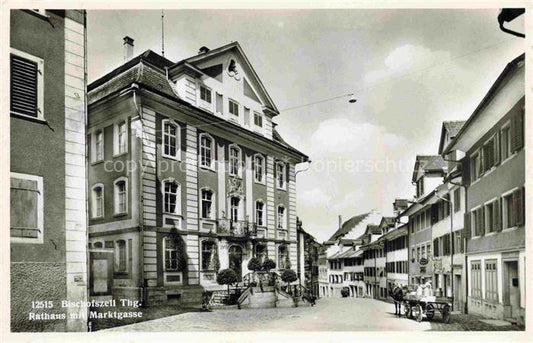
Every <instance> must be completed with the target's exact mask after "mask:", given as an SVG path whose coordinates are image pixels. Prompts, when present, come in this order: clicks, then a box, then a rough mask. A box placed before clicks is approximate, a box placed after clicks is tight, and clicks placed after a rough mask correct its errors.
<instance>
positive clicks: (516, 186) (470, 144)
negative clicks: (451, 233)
mask: <svg viewBox="0 0 533 343" xmlns="http://www.w3.org/2000/svg"><path fill="white" fill-rule="evenodd" d="M524 64H525V61H524V55H521V56H519V57H517V58H516V59H514V60H513V61H512V62H510V63H509V64H508V65H507V66H506V68H505V69H504V70H503V72H502V73H501V74H500V76H499V77H498V79H497V80H496V82H495V83H494V84H493V85H492V87H491V88H490V90H489V91H488V93H487V94H486V95H485V97H484V98H483V100H482V101H481V102H480V104H479V105H478V107H477V108H476V109H475V111H474V112H473V114H472V115H471V116H470V118H468V120H467V121H466V123H465V124H464V125H463V127H462V128H461V130H459V132H458V133H457V135H456V137H455V139H454V140H453V141H452V142H451V143H450V144H449V145H448V146H447V147H446V148H445V149H444V150H443V155H448V154H452V156H453V155H455V158H456V159H460V160H461V166H462V179H463V183H464V185H465V186H466V206H465V211H466V214H465V220H464V226H465V236H466V237H467V244H466V252H465V253H466V267H467V270H468V294H467V303H468V311H469V312H470V313H478V314H481V315H484V316H487V317H492V318H505V319H510V320H512V321H517V322H519V323H522V324H523V323H524V321H525V296H526V286H525V281H526V280H525V275H526V274H525V270H526V269H525V265H526V260H525V188H524V186H525V151H524V112H525V100H524V99H525V97H524V77H525V73H524ZM452 158H453V157H452ZM450 159H451V158H450Z"/></svg>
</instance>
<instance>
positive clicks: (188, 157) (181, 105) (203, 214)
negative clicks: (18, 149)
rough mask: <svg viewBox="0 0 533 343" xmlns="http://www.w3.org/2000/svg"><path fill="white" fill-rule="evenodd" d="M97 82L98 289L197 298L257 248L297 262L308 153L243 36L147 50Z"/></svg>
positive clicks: (94, 228)
mask: <svg viewBox="0 0 533 343" xmlns="http://www.w3.org/2000/svg"><path fill="white" fill-rule="evenodd" d="M124 55H125V57H126V62H125V63H124V64H122V65H121V66H119V67H118V68H116V69H114V70H113V71H111V72H109V73H108V74H106V75H104V76H103V77H101V78H99V79H97V80H95V81H94V82H92V83H91V84H90V85H89V86H88V90H89V120H88V135H87V140H88V142H89V144H90V149H89V155H90V167H89V190H90V206H89V211H90V227H89V248H90V249H91V256H90V257H91V263H90V266H91V270H90V275H91V279H90V287H89V290H90V294H91V296H94V297H109V296H113V297H115V298H120V297H128V298H132V299H136V298H137V299H142V300H143V302H144V303H145V304H146V305H158V304H166V303H177V304H189V303H199V302H200V301H201V294H202V291H203V290H206V289H207V290H214V289H219V288H220V287H221V286H219V285H218V284H217V283H216V275H217V272H218V270H221V269H225V268H231V269H233V270H234V271H235V272H236V274H237V276H238V277H239V279H241V278H242V277H243V276H244V275H246V274H247V273H249V272H250V271H249V270H248V269H247V264H248V261H249V260H250V259H251V258H252V257H254V256H255V257H258V258H260V259H261V260H264V259H266V258H271V259H273V260H274V261H275V262H276V264H277V268H276V269H277V270H278V271H279V270H284V269H291V268H292V269H296V267H297V264H298V259H297V253H298V247H297V230H296V224H297V220H296V173H295V166H296V165H297V164H298V163H301V162H306V161H308V157H307V156H306V155H304V154H302V153H301V152H299V151H298V150H296V149H294V148H293V147H291V146H290V145H289V144H287V143H286V142H285V141H284V140H283V139H282V138H281V136H280V135H279V133H278V132H277V130H276V128H275V124H274V123H273V119H274V117H275V116H277V115H279V111H278V110H277V108H276V106H275V104H274V103H273V101H272V99H271V98H270V96H269V95H268V93H267V91H266V89H265V87H264V85H263V84H262V82H261V80H260V79H259V77H258V75H257V74H256V72H255V71H254V69H253V67H252V65H251V64H250V62H249V60H248V58H247V57H246V55H245V54H244V51H243V50H242V48H241V46H240V45H239V43H237V42H233V43H230V44H227V45H224V46H222V47H220V48H217V49H213V50H210V49H208V48H206V47H202V48H201V49H200V51H199V52H198V54H197V55H195V56H192V57H190V58H187V59H184V60H182V61H179V62H177V63H174V62H172V61H170V60H168V59H166V58H165V57H163V56H160V55H158V54H156V53H154V52H153V51H151V50H147V51H146V52H144V53H142V54H141V55H139V56H137V57H135V58H131V56H132V55H133V39H131V38H129V37H125V38H124Z"/></svg>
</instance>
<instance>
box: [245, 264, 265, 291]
mask: <svg viewBox="0 0 533 343" xmlns="http://www.w3.org/2000/svg"><path fill="white" fill-rule="evenodd" d="M262 267H263V266H262V265H261V261H260V260H259V259H258V258H257V257H252V258H251V259H250V261H249V262H248V270H251V271H252V275H253V281H252V282H250V286H252V287H256V286H257V281H256V277H255V273H256V272H257V271H259V270H261V268H262Z"/></svg>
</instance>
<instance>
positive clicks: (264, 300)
mask: <svg viewBox="0 0 533 343" xmlns="http://www.w3.org/2000/svg"><path fill="white" fill-rule="evenodd" d="M239 306H240V308H273V307H298V306H311V303H310V302H309V301H307V300H306V299H304V298H302V297H293V296H291V295H290V294H288V293H286V292H284V291H282V290H281V289H275V288H274V287H272V286H268V287H263V290H262V291H261V288H259V287H250V288H248V289H247V290H246V291H245V292H244V293H243V294H242V295H241V297H240V298H239Z"/></svg>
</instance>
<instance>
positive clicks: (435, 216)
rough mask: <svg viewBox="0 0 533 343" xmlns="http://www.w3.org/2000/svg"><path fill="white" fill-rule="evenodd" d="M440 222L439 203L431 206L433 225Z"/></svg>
mask: <svg viewBox="0 0 533 343" xmlns="http://www.w3.org/2000/svg"><path fill="white" fill-rule="evenodd" d="M438 221H439V205H438V203H436V204H433V205H431V224H435V223H436V222H438Z"/></svg>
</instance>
